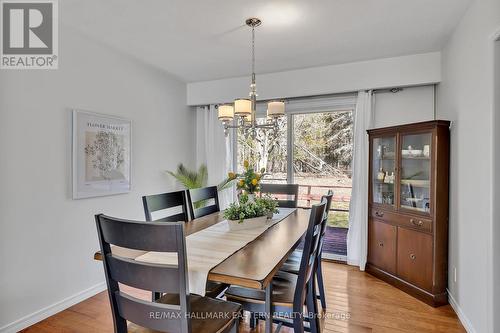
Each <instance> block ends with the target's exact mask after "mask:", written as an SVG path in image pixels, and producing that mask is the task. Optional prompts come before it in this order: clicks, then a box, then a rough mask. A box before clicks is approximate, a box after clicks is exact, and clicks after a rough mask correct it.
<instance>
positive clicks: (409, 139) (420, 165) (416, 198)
mask: <svg viewBox="0 0 500 333" xmlns="http://www.w3.org/2000/svg"><path fill="white" fill-rule="evenodd" d="M431 149H432V133H422V134H408V135H401V178H400V179H401V181H400V182H401V184H400V186H401V188H400V198H401V202H400V207H401V208H402V209H409V210H412V211H416V212H423V213H430V210H431V206H430V205H431V198H430V186H431V156H432V151H431Z"/></svg>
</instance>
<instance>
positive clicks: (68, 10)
mask: <svg viewBox="0 0 500 333" xmlns="http://www.w3.org/2000/svg"><path fill="white" fill-rule="evenodd" d="M470 2H471V0H308V1H304V0H288V1H271V0H252V1H248V0H198V1H194V0H107V1H103V0H65V1H60V2H59V6H60V9H59V10H60V18H61V21H62V23H63V26H70V27H73V28H75V29H77V30H78V31H80V32H82V33H83V34H85V35H87V36H89V37H92V38H94V39H96V40H98V41H100V42H102V43H105V44H107V45H109V46H111V47H113V48H114V49H117V50H119V51H120V52H124V53H127V54H129V55H131V56H133V57H135V58H137V59H139V60H141V61H143V62H145V63H148V64H150V65H153V66H155V67H158V68H161V69H163V70H165V71H167V72H169V73H172V74H174V75H175V76H177V77H178V78H180V79H182V80H183V81H186V82H193V81H204V80H212V79H219V78H227V77H235V76H242V75H248V74H249V72H250V59H251V53H250V50H251V49H250V40H251V39H250V38H251V32H250V29H249V28H248V27H246V26H245V25H244V21H245V19H246V18H248V17H252V16H257V17H259V18H261V19H262V21H263V23H262V25H261V26H260V27H258V28H257V31H256V61H257V65H256V68H257V73H268V72H278V71H284V70H290V69H298V68H306V67H313V66H322V65H331V64H340V63H347V62H353V61H360V60H368V59H376V58H384V57H393V56H401V55H408V54H416V53H426V52H432V51H438V50H441V48H442V46H443V44H444V43H445V42H446V40H447V38H448V37H449V35H450V33H451V32H452V30H453V28H454V27H455V26H456V25H457V23H458V21H459V20H460V18H461V17H462V15H463V13H464V12H465V10H466V8H467V6H468V5H469V3H470Z"/></svg>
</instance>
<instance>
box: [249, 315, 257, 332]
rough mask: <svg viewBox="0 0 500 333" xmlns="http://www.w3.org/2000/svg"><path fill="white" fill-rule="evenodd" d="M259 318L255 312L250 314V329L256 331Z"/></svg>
mask: <svg viewBox="0 0 500 333" xmlns="http://www.w3.org/2000/svg"><path fill="white" fill-rule="evenodd" d="M257 319H258V318H257V316H256V314H255V312H250V328H251V329H254V328H255V327H257V323H258V322H257Z"/></svg>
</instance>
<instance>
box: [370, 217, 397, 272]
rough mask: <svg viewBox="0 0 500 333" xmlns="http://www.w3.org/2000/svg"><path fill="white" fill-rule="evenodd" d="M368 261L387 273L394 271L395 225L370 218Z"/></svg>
mask: <svg viewBox="0 0 500 333" xmlns="http://www.w3.org/2000/svg"><path fill="white" fill-rule="evenodd" d="M368 228H369V230H368V235H369V237H368V261H369V262H370V263H371V264H373V265H375V266H377V267H378V268H380V269H382V270H385V271H387V272H389V273H392V274H395V273H396V227H395V226H393V225H390V224H387V223H384V222H380V221H376V220H373V219H370V223H368Z"/></svg>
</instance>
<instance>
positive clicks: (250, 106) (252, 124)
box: [218, 17, 285, 138]
mask: <svg viewBox="0 0 500 333" xmlns="http://www.w3.org/2000/svg"><path fill="white" fill-rule="evenodd" d="M245 23H246V25H247V26H249V27H250V28H252V81H251V82H252V83H251V84H250V93H249V98H237V99H235V100H234V103H230V104H221V105H219V107H218V117H219V120H220V121H222V123H223V125H224V134H225V135H226V136H227V135H228V134H229V129H230V128H237V129H243V131H244V133H245V135H249V134H251V135H252V137H253V138H255V137H256V135H257V129H263V130H266V131H268V130H272V131H273V132H274V134H275V135H277V133H278V129H279V123H278V119H279V118H281V117H283V116H284V115H285V102H283V101H271V102H268V103H267V118H266V121H265V123H263V124H258V123H257V112H256V111H257V96H258V95H257V86H256V84H255V28H256V27H258V26H259V25H261V23H262V21H261V20H260V19H258V18H255V17H252V18H249V19H247V20H246V21H245Z"/></svg>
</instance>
